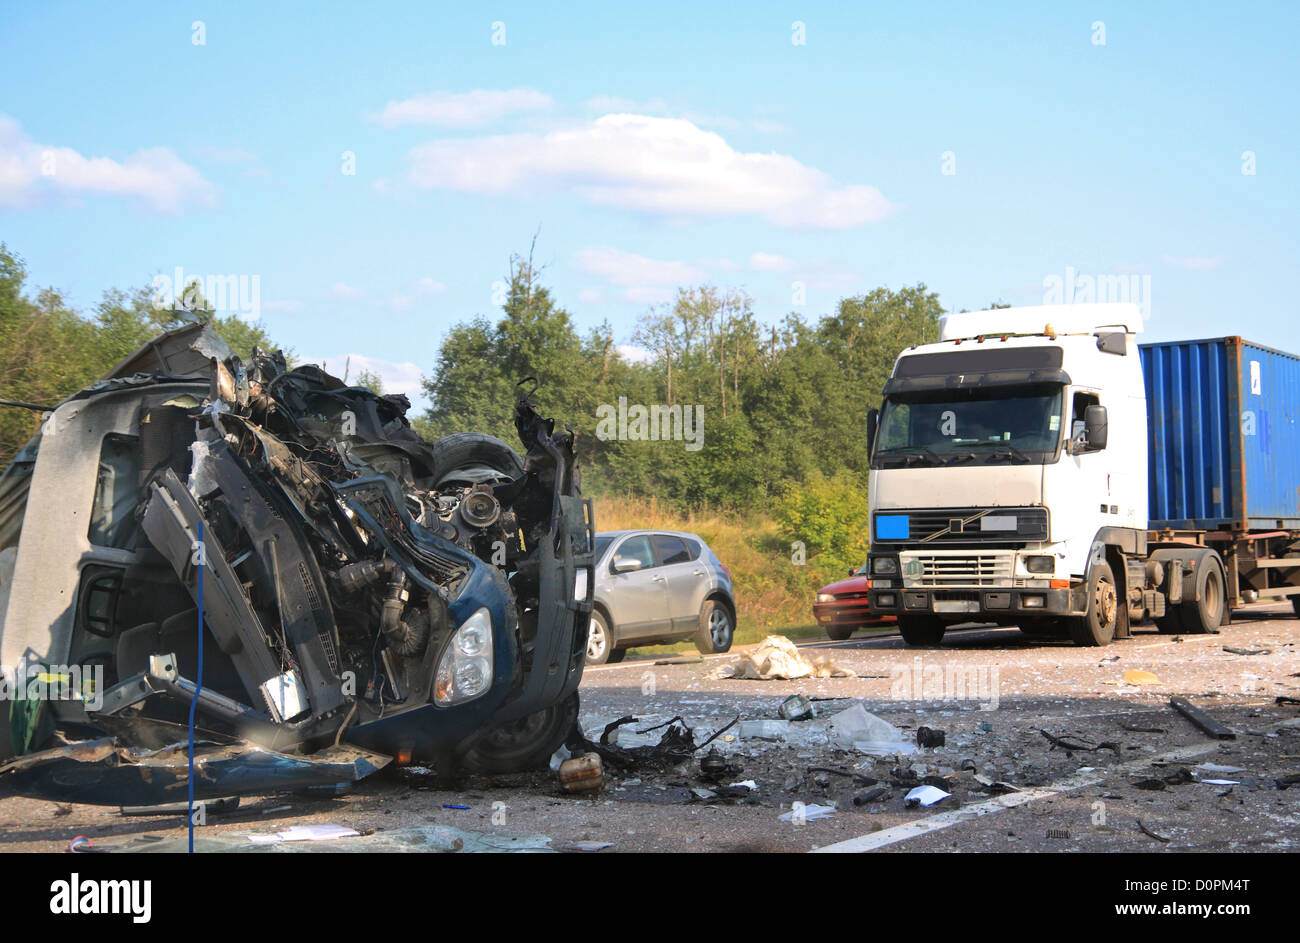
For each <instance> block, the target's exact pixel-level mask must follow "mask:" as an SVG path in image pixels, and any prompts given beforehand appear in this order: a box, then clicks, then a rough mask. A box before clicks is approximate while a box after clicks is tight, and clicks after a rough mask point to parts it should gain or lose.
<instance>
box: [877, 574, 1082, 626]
mask: <svg viewBox="0 0 1300 943" xmlns="http://www.w3.org/2000/svg"><path fill="white" fill-rule="evenodd" d="M1083 596H1084V594H1083V590H1082V584H1077V585H1076V584H1073V583H1072V585H1071V586H1070V587H1068V588H1056V589H1029V588H1020V587H1012V586H1003V587H981V588H979V589H946V588H945V589H935V588H931V587H887V588H881V589H874V588H873V589H872V590H871V607H872V609H874V610H876V611H877V612H879V613H882V614H883V613H890V614H893V615H901V614H906V615H934V616H939V617H940V618H943V619H946V620H950V621H953V622H997V621H1000V620H1003V619H1013V618H1014V619H1023V618H1025V617H1027V616H1047V617H1056V618H1059V617H1062V616H1073V615H1083V614H1084V609H1083V606H1084V603H1085V600H1084V598H1083Z"/></svg>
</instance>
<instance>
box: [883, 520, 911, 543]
mask: <svg viewBox="0 0 1300 943" xmlns="http://www.w3.org/2000/svg"><path fill="white" fill-rule="evenodd" d="M911 534H912V528H911V526H910V524H909V520H908V516H907V515H906V514H877V515H876V539H877V540H907V538H908V537H910V536H911Z"/></svg>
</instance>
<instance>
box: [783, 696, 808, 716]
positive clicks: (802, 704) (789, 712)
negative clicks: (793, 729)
mask: <svg viewBox="0 0 1300 943" xmlns="http://www.w3.org/2000/svg"><path fill="white" fill-rule="evenodd" d="M778 713H779V714H780V715H781V717H782V719H784V720H812V717H813V706H812V701H810V700H809V699H808V695H806V694H791V695H790V696H789V697H787V698H786V699H785V700H784V701H782V702H781V707H780V710H779V711H778Z"/></svg>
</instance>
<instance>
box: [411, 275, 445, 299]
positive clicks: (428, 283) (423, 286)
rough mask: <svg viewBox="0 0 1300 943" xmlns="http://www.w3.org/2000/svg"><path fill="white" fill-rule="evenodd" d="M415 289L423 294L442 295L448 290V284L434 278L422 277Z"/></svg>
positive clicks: (416, 283)
mask: <svg viewBox="0 0 1300 943" xmlns="http://www.w3.org/2000/svg"><path fill="white" fill-rule="evenodd" d="M415 290H416V291H418V292H419V293H420V294H422V295H441V294H442V293H443V292H444V291H446V290H447V286H446V285H444V284H443V283H442V282H436V281H434V280H433V279H432V278H421V279H417V280H416V282H415Z"/></svg>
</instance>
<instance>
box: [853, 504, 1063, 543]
mask: <svg viewBox="0 0 1300 943" xmlns="http://www.w3.org/2000/svg"><path fill="white" fill-rule="evenodd" d="M882 518H883V519H884V520H882ZM1047 524H1048V521H1047V508H1041V507H1020V508H1000V507H999V508H921V509H912V510H908V509H903V510H897V511H895V510H889V511H878V512H877V513H876V515H875V522H874V525H875V526H874V528H873V534H874V536H875V540H874V541H873V542H874V543H875V544H876V545H877V546H879V547H882V548H883V547H887V546H915V545H917V544H935V545H938V546H943V545H951V544H984V545H990V546H1023V545H1024V544H1025V543H1028V542H1030V541H1040V540H1047V537H1048V526H1047ZM990 525H993V526H990ZM1008 525H1010V526H1008ZM903 533H906V534H907V536H906V537H904V536H902V534H903Z"/></svg>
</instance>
